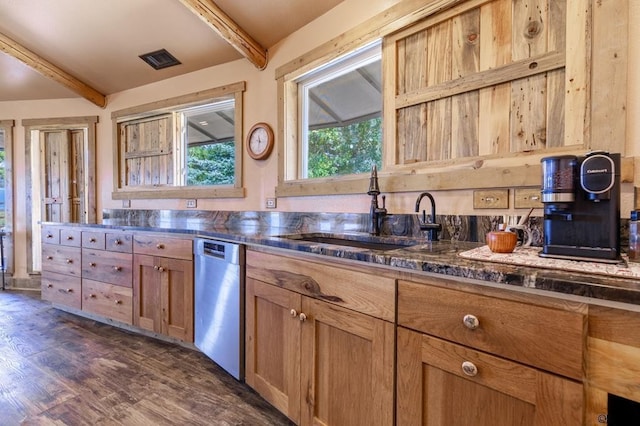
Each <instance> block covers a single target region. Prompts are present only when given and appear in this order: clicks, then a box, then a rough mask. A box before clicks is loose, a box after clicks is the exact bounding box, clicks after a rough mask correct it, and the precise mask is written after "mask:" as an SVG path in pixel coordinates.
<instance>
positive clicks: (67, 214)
mask: <svg viewBox="0 0 640 426" xmlns="http://www.w3.org/2000/svg"><path fill="white" fill-rule="evenodd" d="M41 137H42V139H41V141H42V143H41V154H42V174H41V176H42V177H41V185H42V186H41V187H42V220H44V221H50V222H84V220H83V219H84V217H85V216H86V215H85V213H86V202H85V191H86V188H85V185H84V182H85V167H84V164H85V159H84V158H85V152H84V131H83V130H82V129H75V130H56V131H46V132H42V134H41Z"/></svg>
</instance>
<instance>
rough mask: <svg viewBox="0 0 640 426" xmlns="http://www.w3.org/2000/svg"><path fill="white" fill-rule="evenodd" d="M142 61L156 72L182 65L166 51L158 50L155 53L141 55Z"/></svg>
mask: <svg viewBox="0 0 640 426" xmlns="http://www.w3.org/2000/svg"><path fill="white" fill-rule="evenodd" d="M140 59H142V60H143V61H145V62H146V63H148V64H149V65H151V66H152V67H153V68H154V69H156V70H161V69H162V68H167V67H172V66H174V65H180V64H181V63H182V62H180V61H179V60H177V59H176V58H175V57H174V56H173V55H172V54H171V53H169V52H167V50H166V49H160V50H156V51H155V52H151V53H145V54H144V55H140Z"/></svg>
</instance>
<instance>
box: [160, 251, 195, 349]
mask: <svg viewBox="0 0 640 426" xmlns="http://www.w3.org/2000/svg"><path fill="white" fill-rule="evenodd" d="M155 261H156V265H157V266H158V273H159V277H158V278H159V281H160V294H161V306H162V328H161V332H162V333H163V334H166V335H167V336H170V337H175V338H176V339H180V340H183V341H185V342H193V262H191V261H188V260H181V259H169V258H158V257H156V258H155Z"/></svg>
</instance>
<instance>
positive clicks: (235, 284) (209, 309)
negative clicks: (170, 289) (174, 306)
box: [193, 238, 244, 380]
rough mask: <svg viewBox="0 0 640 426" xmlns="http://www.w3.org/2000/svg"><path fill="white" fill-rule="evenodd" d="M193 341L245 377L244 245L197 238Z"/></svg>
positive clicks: (210, 356) (216, 360)
mask: <svg viewBox="0 0 640 426" xmlns="http://www.w3.org/2000/svg"><path fill="white" fill-rule="evenodd" d="M193 247H194V249H193V250H194V255H195V256H194V262H195V265H194V268H195V312H194V315H195V324H194V334H195V345H196V347H197V348H198V349H200V350H201V351H202V352H203V353H204V354H205V355H207V356H208V357H209V358H211V359H212V360H213V361H214V362H215V363H216V364H218V365H219V366H220V367H222V368H224V369H225V370H226V371H227V372H228V373H229V374H231V375H232V376H233V377H235V378H236V379H238V380H244V246H243V245H241V244H234V243H229V242H225V241H217V240H211V239H205V238H196V240H195V244H194V246H193Z"/></svg>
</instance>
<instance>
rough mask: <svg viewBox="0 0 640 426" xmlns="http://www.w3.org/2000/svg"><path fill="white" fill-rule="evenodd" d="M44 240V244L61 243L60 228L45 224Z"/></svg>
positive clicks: (43, 230) (43, 229)
mask: <svg viewBox="0 0 640 426" xmlns="http://www.w3.org/2000/svg"><path fill="white" fill-rule="evenodd" d="M42 242H43V243H44V244H60V229H59V228H52V227H51V226H44V227H43V228H42Z"/></svg>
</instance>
